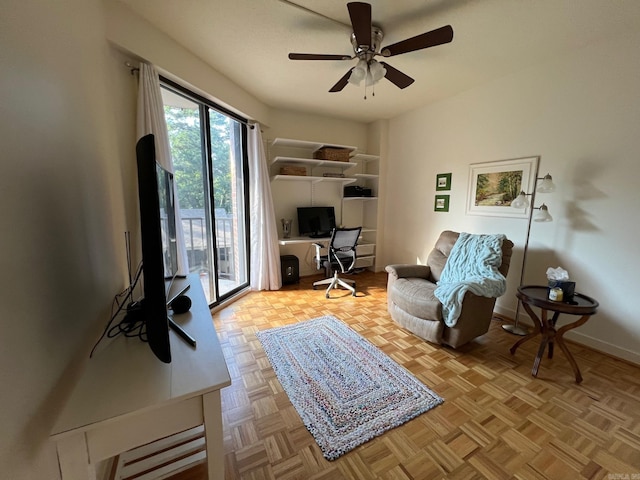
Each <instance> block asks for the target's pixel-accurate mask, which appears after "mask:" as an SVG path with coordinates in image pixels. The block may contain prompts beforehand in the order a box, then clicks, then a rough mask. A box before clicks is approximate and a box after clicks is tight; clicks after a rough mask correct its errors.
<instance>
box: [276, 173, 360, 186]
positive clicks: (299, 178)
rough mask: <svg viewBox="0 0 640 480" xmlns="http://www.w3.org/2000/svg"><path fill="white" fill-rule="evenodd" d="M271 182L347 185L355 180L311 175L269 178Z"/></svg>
mask: <svg viewBox="0 0 640 480" xmlns="http://www.w3.org/2000/svg"><path fill="white" fill-rule="evenodd" d="M271 180H272V181H273V180H287V181H296V182H300V181H303V182H309V183H320V182H335V183H343V184H344V185H347V184H349V183H353V182H355V181H356V179H355V178H349V177H312V176H311V175H274V176H273V177H271Z"/></svg>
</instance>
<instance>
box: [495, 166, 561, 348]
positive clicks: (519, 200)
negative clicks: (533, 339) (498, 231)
mask: <svg viewBox="0 0 640 480" xmlns="http://www.w3.org/2000/svg"><path fill="white" fill-rule="evenodd" d="M538 180H542V183H541V184H540V185H539V186H538V187H537V188H535V186H534V189H533V192H532V193H524V192H520V195H518V196H517V197H516V198H515V200H513V201H512V202H511V206H512V207H513V208H527V207H529V206H531V208H529V221H528V223H527V239H526V241H525V242H524V252H523V254H522V268H521V269H520V286H522V283H523V282H524V268H525V265H526V264H527V250H528V249H529V234H530V233H531V220H533V221H534V222H552V221H553V217H552V216H551V215H550V214H549V208H547V206H546V205H545V204H544V203H543V204H542V205H540V206H539V207H534V206H533V205H534V202H535V200H536V191H537V192H540V193H549V192H553V191H554V190H555V189H556V186H555V185H554V184H553V178H551V175H549V174H548V173H547V174H546V175H545V176H544V177H538V168H537V167H536V184H537V183H538ZM529 195H531V205H529V201H528V200H527V196H529ZM534 210H539V212H538V214H537V215H536V216H535V217H534V216H533V211H534ZM519 313H520V299H518V306H517V307H516V318H515V322H514V323H513V324H508V325H502V328H504V329H505V330H506V331H507V332H509V333H513V334H514V335H520V336H522V335H527V334H528V333H529V331H528V330H527V329H526V328H524V327H521V326H520V325H519V324H518V323H519Z"/></svg>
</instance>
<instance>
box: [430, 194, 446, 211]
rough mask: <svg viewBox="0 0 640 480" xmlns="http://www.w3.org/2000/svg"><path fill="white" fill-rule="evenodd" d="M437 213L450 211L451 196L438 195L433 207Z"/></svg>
mask: <svg viewBox="0 0 640 480" xmlns="http://www.w3.org/2000/svg"><path fill="white" fill-rule="evenodd" d="M433 210H434V211H435V212H448V211H449V195H436V202H435V205H434V207H433Z"/></svg>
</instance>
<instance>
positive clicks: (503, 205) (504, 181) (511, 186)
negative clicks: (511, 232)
mask: <svg viewBox="0 0 640 480" xmlns="http://www.w3.org/2000/svg"><path fill="white" fill-rule="evenodd" d="M539 162H540V157H524V158H515V159H512V160H501V161H496V162H485V163H473V164H471V165H470V169H469V194H468V199H467V214H468V215H490V216H498V217H515V218H527V216H528V211H527V209H515V208H513V207H511V202H512V201H513V200H514V199H515V198H516V197H517V196H518V195H519V194H520V192H521V191H523V192H525V193H531V192H532V191H533V189H534V188H535V184H536V178H535V175H536V173H535V172H536V171H537V167H538V163H539Z"/></svg>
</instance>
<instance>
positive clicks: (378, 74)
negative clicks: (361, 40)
mask: <svg viewBox="0 0 640 480" xmlns="http://www.w3.org/2000/svg"><path fill="white" fill-rule="evenodd" d="M386 73H387V69H386V68H384V67H383V66H382V65H381V64H380V63H378V62H377V61H375V60H371V61H370V62H369V72H368V73H367V78H366V84H367V85H375V84H376V83H378V82H379V81H380V80H382V78H384V76H385V74H386Z"/></svg>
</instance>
